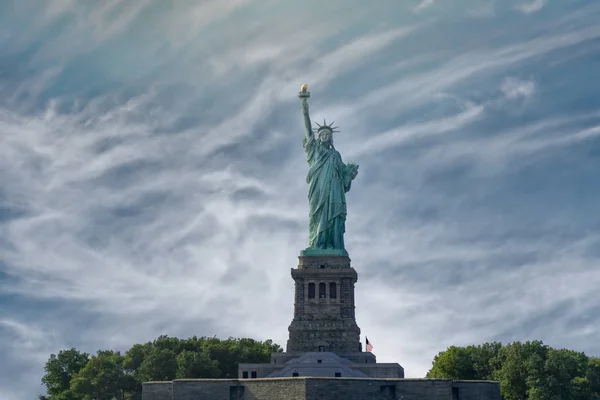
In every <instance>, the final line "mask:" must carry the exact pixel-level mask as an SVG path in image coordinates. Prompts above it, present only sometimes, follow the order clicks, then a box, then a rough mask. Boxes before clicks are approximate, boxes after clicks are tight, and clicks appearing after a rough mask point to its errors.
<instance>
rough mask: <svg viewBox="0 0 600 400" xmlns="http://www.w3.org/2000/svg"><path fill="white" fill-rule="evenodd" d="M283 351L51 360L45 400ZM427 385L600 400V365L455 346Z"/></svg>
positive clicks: (129, 395)
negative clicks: (443, 382) (447, 383)
mask: <svg viewBox="0 0 600 400" xmlns="http://www.w3.org/2000/svg"><path fill="white" fill-rule="evenodd" d="M281 351H282V348H281V347H280V346H279V345H277V344H275V343H273V341H271V340H266V341H264V342H259V341H255V340H253V339H234V338H229V339H225V340H221V339H217V338H207V337H201V338H198V337H195V336H194V337H191V338H189V339H177V338H173V337H168V336H160V337H159V338H157V339H156V340H154V341H153V342H148V343H144V344H136V345H134V346H132V347H131V348H130V349H129V350H127V351H126V352H125V353H124V354H121V353H119V352H116V351H109V350H100V351H98V352H97V353H96V354H94V355H89V354H86V353H83V352H80V351H78V350H77V349H74V348H73V349H69V350H63V351H60V352H59V353H58V354H52V355H51V356H50V358H49V360H48V362H47V363H46V366H45V375H44V376H43V378H42V384H43V385H44V386H45V388H46V392H47V395H43V396H40V397H39V400H139V399H141V390H142V382H150V381H170V380H173V379H184V378H236V377H237V370H238V364H239V363H268V362H269V361H270V355H271V353H272V352H281ZM426 378H445V379H455V380H494V381H499V382H500V390H501V392H502V397H503V399H504V400H600V358H599V357H588V356H586V355H585V354H584V353H581V352H577V351H573V350H567V349H554V348H552V347H550V346H547V345H544V344H543V343H542V342H540V341H532V342H524V343H521V342H513V343H509V344H506V345H503V344H501V343H498V342H493V343H484V344H482V345H478V346H467V347H457V346H451V347H449V348H448V349H446V350H444V351H441V352H440V353H438V354H437V355H436V356H435V357H434V359H433V363H432V367H431V369H430V370H429V371H428V372H427V375H426Z"/></svg>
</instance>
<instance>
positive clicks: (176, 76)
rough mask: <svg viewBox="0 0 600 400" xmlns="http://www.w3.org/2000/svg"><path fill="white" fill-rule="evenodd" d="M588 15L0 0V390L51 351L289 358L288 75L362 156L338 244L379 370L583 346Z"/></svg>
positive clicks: (295, 134)
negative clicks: (169, 344) (165, 338)
mask: <svg viewBox="0 0 600 400" xmlns="http://www.w3.org/2000/svg"><path fill="white" fill-rule="evenodd" d="M599 20H600V3H598V2H597V1H592V0H588V1H583V0H572V1H557V0H501V1H500V0H496V1H493V0H455V1H447V0H444V1H442V0H423V1H419V0H406V1H397V0H377V1H373V2H371V3H370V4H369V5H368V6H367V5H366V3H365V1H364V0H335V1H334V0H331V1H328V2H327V1H325V2H323V1H317V0H305V1H302V2H300V1H291V0H286V1H281V0H171V1H163V0H106V1H102V2H91V1H87V2H84V1H77V0H12V1H11V0H8V1H7V0H4V1H2V2H0V48H1V49H2V51H1V52H0V359H1V360H2V361H1V362H0V398H2V399H4V400H22V399H27V398H33V397H34V396H35V395H36V394H38V393H43V392H44V391H43V388H42V386H41V385H40V378H41V376H42V375H43V366H44V363H45V361H46V360H47V359H48V356H49V355H50V354H51V353H56V352H58V351H59V350H61V349H65V348H70V347H76V348H78V349H80V350H84V351H88V352H95V351H96V350H98V349H114V350H126V349H127V348H129V347H130V346H131V345H133V344H135V343H140V342H145V341H149V340H152V339H154V338H156V337H157V336H158V335H161V334H167V335H170V336H176V337H182V338H183V337H189V336H192V335H198V336H204V335H206V336H214V335H216V336H218V337H223V338H225V337H228V336H234V337H242V336H243V337H252V338H256V339H260V340H264V339H268V338H272V339H274V340H275V341H276V342H277V343H279V344H281V345H285V342H286V340H287V327H288V325H289V323H290V321H291V318H292V309H293V281H292V279H291V277H290V268H292V267H294V266H295V265H296V264H297V256H298V254H299V251H300V250H301V249H303V248H305V247H306V244H307V237H308V232H307V225H308V222H307V213H308V202H307V187H306V183H305V176H306V171H307V165H306V161H305V158H304V153H303V149H302V144H301V139H302V135H303V124H302V117H301V108H300V104H299V101H298V98H297V96H296V95H297V92H298V89H299V87H300V85H301V84H302V83H304V82H308V83H309V85H310V91H311V93H312V98H311V103H310V104H311V111H312V116H313V119H315V120H319V119H320V120H322V119H323V118H327V119H334V120H335V121H336V124H339V125H340V126H341V131H342V132H341V133H339V134H337V136H336V137H335V141H336V147H337V149H338V150H339V151H340V152H341V154H342V156H343V158H344V160H345V161H355V162H356V163H358V164H360V165H361V168H360V174H359V175H358V177H357V179H356V181H355V182H354V184H353V186H352V191H351V192H349V194H348V198H347V201H348V220H347V232H346V244H347V249H348V251H349V253H350V256H351V258H352V263H353V266H354V268H356V270H357V271H358V273H359V282H358V283H357V286H356V298H357V321H358V324H359V326H360V327H361V329H362V332H363V335H364V334H366V335H367V336H368V337H369V339H370V341H371V342H372V343H373V345H374V352H375V354H376V355H377V357H378V360H379V361H382V362H399V363H400V364H401V365H403V366H404V368H405V370H406V375H407V377H422V376H423V375H424V374H425V373H426V371H427V370H428V368H429V366H430V365H431V360H432V358H433V356H434V355H435V354H437V353H438V352H439V351H441V350H444V349H445V348H446V347H447V346H449V345H452V344H455V345H468V344H479V343H482V342H486V341H494V340H498V341H503V342H508V341H512V340H533V339H539V340H543V341H544V342H545V343H547V344H549V345H552V346H557V347H567V348H571V349H576V350H581V351H585V352H586V353H587V354H589V355H600V342H599V341H598V335H599V334H600V307H599V306H598V304H600V291H598V290H597V288H598V287H599V286H600V271H599V270H598V266H599V262H600V251H599V249H600V206H599V204H600V191H599V189H598V188H599V186H598V182H599V180H598V178H599V173H598V171H600V94H599V92H598V87H599V86H598V81H599V80H600V73H599V72H598V71H600V25H599V24H598V21H599ZM363 337H364V336H363Z"/></svg>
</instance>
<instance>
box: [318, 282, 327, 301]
mask: <svg viewBox="0 0 600 400" xmlns="http://www.w3.org/2000/svg"><path fill="white" fill-rule="evenodd" d="M319 298H320V299H325V298H327V285H326V284H325V282H321V283H319Z"/></svg>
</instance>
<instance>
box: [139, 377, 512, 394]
mask: <svg viewBox="0 0 600 400" xmlns="http://www.w3.org/2000/svg"><path fill="white" fill-rule="evenodd" d="M399 398H401V399H403V400H450V399H454V400H456V399H458V400H501V398H500V386H499V383H498V382H488V381H451V380H445V379H357V378H313V377H297V378H270V379H231V380H229V379H181V380H175V381H173V382H149V383H144V385H143V392H142V400H366V399H372V400H397V399H399Z"/></svg>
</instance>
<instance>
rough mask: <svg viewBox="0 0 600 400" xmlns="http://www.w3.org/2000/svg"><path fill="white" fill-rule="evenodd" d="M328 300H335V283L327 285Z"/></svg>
mask: <svg viewBox="0 0 600 400" xmlns="http://www.w3.org/2000/svg"><path fill="white" fill-rule="evenodd" d="M329 298H330V299H337V285H336V284H335V282H331V283H330V284H329Z"/></svg>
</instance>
